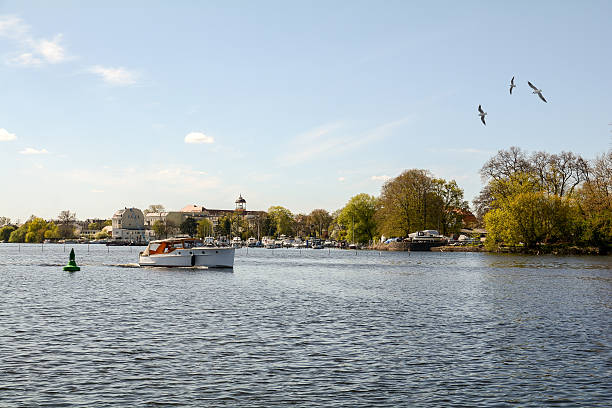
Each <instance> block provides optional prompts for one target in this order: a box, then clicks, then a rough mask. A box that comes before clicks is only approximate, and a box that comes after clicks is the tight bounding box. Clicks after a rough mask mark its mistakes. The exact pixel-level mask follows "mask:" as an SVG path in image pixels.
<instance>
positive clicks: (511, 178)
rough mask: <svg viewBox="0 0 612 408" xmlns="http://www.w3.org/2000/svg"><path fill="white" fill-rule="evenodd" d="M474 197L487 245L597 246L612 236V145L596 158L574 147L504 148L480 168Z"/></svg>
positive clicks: (601, 246) (609, 239)
mask: <svg viewBox="0 0 612 408" xmlns="http://www.w3.org/2000/svg"><path fill="white" fill-rule="evenodd" d="M480 174H481V177H482V179H483V182H484V183H485V186H484V188H483V189H482V191H481V192H480V194H479V196H478V197H477V198H476V199H475V200H474V206H475V208H476V211H477V214H478V215H479V216H480V217H481V218H482V219H483V221H484V225H485V227H486V229H487V231H488V236H487V242H486V244H487V247H488V248H489V249H496V248H498V247H499V246H501V245H511V246H516V245H524V246H525V247H527V248H532V249H533V248H536V247H538V245H541V244H560V243H563V244H571V245H578V246H597V247H599V248H601V249H603V250H604V251H605V250H607V247H608V246H609V245H610V242H611V241H612V150H611V151H609V152H608V153H606V154H603V155H600V156H599V157H597V158H595V159H594V160H591V161H589V160H585V159H584V158H582V157H581V156H579V155H576V154H574V153H571V152H561V153H559V154H550V153H547V152H533V153H528V152H525V151H523V150H521V149H520V148H518V147H511V148H510V149H508V150H500V151H499V152H498V153H497V154H496V155H495V156H493V157H492V158H491V159H489V160H488V161H487V162H486V163H485V164H484V166H483V167H482V168H481V170H480Z"/></svg>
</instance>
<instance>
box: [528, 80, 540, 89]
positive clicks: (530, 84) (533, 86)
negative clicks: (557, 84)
mask: <svg viewBox="0 0 612 408" xmlns="http://www.w3.org/2000/svg"><path fill="white" fill-rule="evenodd" d="M527 83H528V84H529V86H530V87H531V89H533V90H534V91H537V90H538V88H536V87H535V85H534V84H532V83H531V82H529V81H527Z"/></svg>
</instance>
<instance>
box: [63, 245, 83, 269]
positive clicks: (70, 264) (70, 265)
mask: <svg viewBox="0 0 612 408" xmlns="http://www.w3.org/2000/svg"><path fill="white" fill-rule="evenodd" d="M64 270H65V271H68V272H75V271H80V270H81V268H79V267H78V266H77V264H76V261H75V260H74V248H72V249H71V250H70V261H68V265H66V266H64Z"/></svg>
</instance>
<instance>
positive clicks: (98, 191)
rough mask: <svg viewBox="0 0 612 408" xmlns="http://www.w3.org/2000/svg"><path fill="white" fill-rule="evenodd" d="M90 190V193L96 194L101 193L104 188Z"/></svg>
mask: <svg viewBox="0 0 612 408" xmlns="http://www.w3.org/2000/svg"><path fill="white" fill-rule="evenodd" d="M91 192H92V193H96V194H97V193H103V192H104V190H96V189H93V190H91Z"/></svg>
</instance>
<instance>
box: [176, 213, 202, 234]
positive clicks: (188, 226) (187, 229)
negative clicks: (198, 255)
mask: <svg viewBox="0 0 612 408" xmlns="http://www.w3.org/2000/svg"><path fill="white" fill-rule="evenodd" d="M180 230H181V232H182V233H183V234H187V235H189V236H190V237H193V236H195V234H196V233H197V232H198V223H197V221H196V220H195V219H193V218H191V217H187V219H185V221H183V222H182V223H181V225H180Z"/></svg>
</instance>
